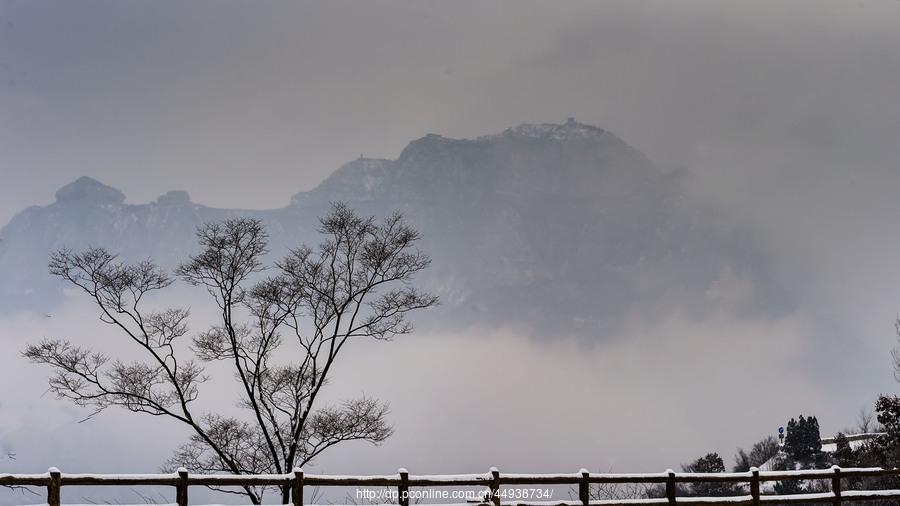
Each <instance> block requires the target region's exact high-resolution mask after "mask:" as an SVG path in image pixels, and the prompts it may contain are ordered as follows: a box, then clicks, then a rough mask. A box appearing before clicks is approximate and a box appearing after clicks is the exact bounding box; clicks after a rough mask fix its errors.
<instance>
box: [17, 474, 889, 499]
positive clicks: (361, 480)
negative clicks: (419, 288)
mask: <svg viewBox="0 0 900 506" xmlns="http://www.w3.org/2000/svg"><path fill="white" fill-rule="evenodd" d="M887 476H894V477H900V469H881V468H864V469H863V468H854V469H841V468H838V467H833V468H831V469H823V470H806V471H759V470H757V469H752V470H751V471H749V472H746V473H676V472H674V471H672V470H669V471H666V472H665V473H646V474H612V473H590V472H588V471H586V470H584V469H582V470H581V471H580V472H578V473H571V474H511V473H503V474H501V473H500V472H499V471H498V470H497V469H496V468H492V469H491V470H490V471H489V472H488V473H485V474H465V475H421V476H414V475H413V476H411V475H410V474H409V473H408V472H407V471H406V470H405V469H400V471H399V472H398V473H397V474H393V475H376V476H335V475H304V474H303V471H302V470H300V469H297V470H295V471H294V472H293V473H292V474H274V475H202V474H189V473H188V472H187V471H186V470H185V469H179V470H178V472H177V473H173V474H147V475H136V474H68V473H65V474H64V473H60V471H59V470H58V469H55V468H51V469H50V471H49V472H47V473H44V474H0V485H2V486H31V487H46V489H47V503H48V505H49V506H60V489H61V488H62V487H63V486H78V485H92V486H97V485H104V486H106V485H119V486H122V485H129V486H134V485H162V486H171V487H174V488H175V497H176V503H177V505H178V506H187V505H188V487H191V486H213V487H225V486H237V487H264V486H269V487H289V488H290V490H291V494H290V495H291V502H292V503H293V506H301V505H303V493H304V488H305V487H391V488H393V487H396V489H397V496H398V497H399V504H400V506H409V489H410V488H412V487H471V486H481V487H487V489H488V490H489V491H490V494H488V495H487V496H486V497H487V500H486V501H485V502H483V503H467V505H468V506H474V504H482V505H483V506H507V505H510V506H600V505H606V506H629V505H644V504H681V505H710V504H718V505H738V504H747V505H759V504H798V503H804V504H806V503H830V504H834V505H840V504H849V503H855V502H860V501H871V500H891V499H894V500H896V502H895V504H900V490H870V491H865V490H843V489H842V485H841V481H842V480H845V479H850V478H875V477H887ZM788 480H831V489H832V491H831V492H827V493H815V494H794V495H762V494H761V493H760V485H761V484H762V483H765V482H773V481H788ZM694 483H734V484H744V485H748V489H749V494H747V495H742V496H733V497H680V496H677V491H678V485H679V484H694ZM596 484H607V485H608V484H645V485H654V484H656V485H664V486H665V495H666V497H663V498H659V499H638V498H635V499H617V500H592V499H591V497H590V487H591V485H596ZM504 485H505V486H528V485H532V486H534V485H550V486H556V485H569V486H572V487H573V488H575V487H577V489H578V500H569V501H565V500H563V501H558V500H555V501H518V500H516V501H501V494H500V490H501V487H503V486H504ZM442 506H449V505H442Z"/></svg>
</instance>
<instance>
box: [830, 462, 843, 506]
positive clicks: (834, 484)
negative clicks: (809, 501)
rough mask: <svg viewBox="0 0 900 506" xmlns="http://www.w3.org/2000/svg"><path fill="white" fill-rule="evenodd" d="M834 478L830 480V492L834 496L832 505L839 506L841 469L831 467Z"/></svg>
mask: <svg viewBox="0 0 900 506" xmlns="http://www.w3.org/2000/svg"><path fill="white" fill-rule="evenodd" d="M832 469H834V477H833V478H831V492H832V493H833V494H834V505H835V506H841V468H840V466H832Z"/></svg>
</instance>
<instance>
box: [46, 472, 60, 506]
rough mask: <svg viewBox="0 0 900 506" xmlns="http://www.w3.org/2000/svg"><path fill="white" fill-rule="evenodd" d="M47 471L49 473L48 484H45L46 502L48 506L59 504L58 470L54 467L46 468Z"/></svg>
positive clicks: (57, 505)
mask: <svg viewBox="0 0 900 506" xmlns="http://www.w3.org/2000/svg"><path fill="white" fill-rule="evenodd" d="M48 472H49V473H50V484H49V485H47V504H48V506H59V503H60V498H59V495H60V494H59V488H60V486H61V484H60V481H61V480H60V472H59V469H57V468H55V467H51V468H50V469H48Z"/></svg>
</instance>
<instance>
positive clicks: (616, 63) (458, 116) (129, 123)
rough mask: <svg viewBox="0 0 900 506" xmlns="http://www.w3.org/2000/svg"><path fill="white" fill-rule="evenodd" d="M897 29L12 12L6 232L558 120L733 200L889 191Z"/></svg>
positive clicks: (6, 30) (461, 9)
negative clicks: (104, 202) (94, 196)
mask: <svg viewBox="0 0 900 506" xmlns="http://www.w3.org/2000/svg"><path fill="white" fill-rule="evenodd" d="M898 25H900V2H894V1H884V2H864V1H860V2H846V1H833V2H829V1H807V2H713V1H709V2H698V1H689V2H677V3H676V2H668V1H647V2H630V1H619V2H616V1H607V2H565V3H558V2H508V3H504V2H474V1H470V2H466V1H463V2H454V3H445V2H405V3H404V2H363V3H359V2H353V3H351V2H342V1H333V2H318V3H311V2H253V3H241V2H203V1H197V2H191V3H184V2H174V1H169V2H166V1H163V2H143V3H139V2H128V3H120V2H91V1H87V2H77V3H73V2H22V1H16V0H4V1H3V3H2V4H0V170H2V173H3V176H4V178H3V183H4V184H3V185H2V187H0V222H5V221H7V220H8V219H9V218H10V217H11V216H12V215H13V214H14V213H15V212H17V211H19V210H21V209H22V208H23V207H25V206H27V205H31V204H35V203H45V202H48V201H50V200H52V195H53V192H54V191H55V190H56V189H57V188H59V187H60V186H62V185H63V184H65V183H67V182H69V181H71V180H73V179H75V178H76V177H77V176H79V175H91V176H94V177H96V178H98V179H100V180H102V181H104V182H106V183H108V184H111V185H113V186H116V187H119V188H121V189H122V190H123V191H125V193H126V194H127V195H128V197H129V199H130V200H131V201H133V202H141V201H147V200H151V199H153V198H155V197H156V196H157V195H159V194H161V193H162V192H164V191H166V190H168V189H172V188H181V189H185V190H188V191H189V192H190V193H191V194H192V195H193V196H194V200H195V201H198V202H203V203H207V204H209V205H215V206H228V207H251V208H269V207H278V206H282V205H284V204H286V203H287V201H288V199H289V197H290V195H291V194H292V193H294V192H296V191H300V190H304V189H309V188H311V187H312V186H314V185H315V184H316V183H318V182H319V181H320V180H321V179H322V178H323V177H325V176H326V175H327V174H328V173H329V172H330V171H332V170H334V169H335V168H337V167H338V166H339V165H341V164H342V163H344V162H346V161H349V160H351V159H353V158H356V157H357V156H359V155H360V154H365V155H366V156H382V157H396V156H397V154H398V153H399V152H400V150H401V149H402V148H403V147H404V146H405V144H406V143H407V142H408V141H409V140H411V139H414V138H417V137H420V136H422V135H424V134H425V133H428V132H436V133H441V134H445V135H448V136H465V137H471V136H476V135H480V134H484V133H492V132H496V131H499V130H502V129H503V128H506V127H508V126H511V125H514V124H518V123H521V122H545V121H546V122H551V121H553V122H562V121H564V120H565V118H566V117H568V116H575V117H577V118H578V119H579V120H581V121H583V122H587V123H592V124H597V125H600V126H602V127H605V128H607V129H609V130H612V131H614V132H616V133H618V134H619V135H620V136H622V137H623V138H624V139H626V140H627V141H628V142H630V143H631V144H632V145H634V146H636V147H638V148H639V149H641V150H643V151H645V152H646V153H647V154H649V155H650V156H651V158H653V159H654V160H656V161H657V162H658V163H659V164H660V165H662V166H663V167H674V166H688V167H691V168H693V169H694V170H705V171H707V172H711V173H712V174H711V175H710V176H709V177H708V180H709V181H710V182H714V183H715V184H716V185H717V187H722V188H726V189H733V188H734V187H738V188H741V189H742V190H743V189H745V186H746V185H747V184H750V185H755V184H771V182H772V181H773V178H767V177H765V176H773V177H774V180H776V181H779V182H781V183H783V182H784V181H785V180H786V179H785V175H784V173H786V172H789V173H790V174H793V175H797V174H801V173H802V176H803V177H815V178H817V179H819V178H823V179H824V177H823V176H825V175H827V176H830V177H834V176H835V173H842V171H844V170H848V173H846V174H844V176H842V177H847V178H851V177H854V175H856V177H859V176H860V175H863V174H869V173H879V174H880V175H882V176H888V175H893V174H894V173H895V172H896V170H895V161H896V160H897V159H898V157H900V146H898V143H896V142H895V140H896V137H897V136H896V131H897V129H898V128H900V119H898V118H900V101H897V100H896V88H897V87H896V84H897V82H898V79H900V52H898V51H896V47H898V46H900V35H898V31H897V30H896V29H895V28H896V26H898ZM823 164H825V165H828V166H827V167H821V166H820V165H823ZM851 167H852V171H849V169H850V168H851ZM791 177H793V176H791ZM741 193H743V192H741Z"/></svg>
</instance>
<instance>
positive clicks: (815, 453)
mask: <svg viewBox="0 0 900 506" xmlns="http://www.w3.org/2000/svg"><path fill="white" fill-rule="evenodd" d="M784 451H785V452H786V453H787V454H788V456H790V458H791V459H792V460H794V461H796V462H799V463H800V464H801V465H805V466H808V465H811V464H813V463H819V461H820V460H822V438H821V435H820V433H819V420H818V419H816V417H814V416H811V417H809V418H806V417H804V416H803V415H800V417H799V418H798V419H797V420H794V419H793V418H791V420H790V421H789V422H788V431H787V436H786V437H785V439H784Z"/></svg>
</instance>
